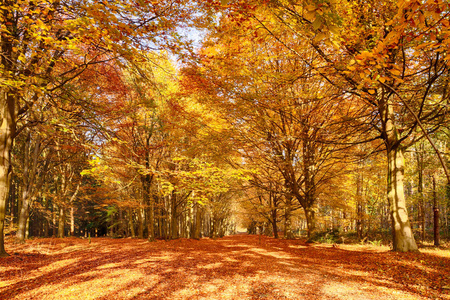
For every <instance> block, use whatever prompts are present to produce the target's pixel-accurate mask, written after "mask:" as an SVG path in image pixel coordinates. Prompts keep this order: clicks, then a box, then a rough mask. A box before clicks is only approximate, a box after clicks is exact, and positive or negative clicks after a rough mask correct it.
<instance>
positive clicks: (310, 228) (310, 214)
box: [303, 207, 316, 240]
mask: <svg viewBox="0 0 450 300" xmlns="http://www.w3.org/2000/svg"><path fill="white" fill-rule="evenodd" d="M303 210H304V211H305V217H306V227H307V228H306V230H307V234H308V240H309V239H311V237H312V233H313V232H314V229H315V227H316V224H315V212H314V210H313V209H312V208H311V207H306V208H303Z"/></svg>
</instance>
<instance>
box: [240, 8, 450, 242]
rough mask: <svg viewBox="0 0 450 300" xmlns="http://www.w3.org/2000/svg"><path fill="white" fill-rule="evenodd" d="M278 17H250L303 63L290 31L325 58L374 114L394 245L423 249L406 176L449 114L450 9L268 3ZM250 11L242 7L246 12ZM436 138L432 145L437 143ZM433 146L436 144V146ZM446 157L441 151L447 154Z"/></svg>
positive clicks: (337, 79) (324, 66)
mask: <svg viewBox="0 0 450 300" xmlns="http://www.w3.org/2000/svg"><path fill="white" fill-rule="evenodd" d="M261 4H262V5H265V7H266V9H267V10H266V12H267V14H270V16H271V17H262V16H261V15H256V14H252V13H251V12H249V13H248V12H247V13H246V16H247V17H248V18H254V19H256V20H258V22H259V23H260V25H261V27H263V28H264V29H265V30H266V32H268V33H270V34H271V35H272V36H273V38H274V39H275V40H277V41H278V42H279V43H280V44H281V45H283V46H284V47H286V48H287V49H289V50H290V51H291V52H292V53H294V54H296V55H297V57H299V58H302V57H303V56H302V54H301V51H299V49H298V48H295V47H292V45H290V44H289V43H288V40H287V39H285V37H284V36H281V35H278V34H277V32H276V31H275V29H276V28H278V27H279V26H283V27H284V28H286V29H287V30H289V31H291V32H292V34H294V35H296V36H297V37H298V39H300V40H304V41H307V42H308V43H309V45H310V46H311V47H313V48H314V50H315V52H316V53H317V55H318V56H320V58H321V59H322V63H321V64H318V65H316V66H311V67H312V68H313V69H314V70H315V71H316V72H317V73H318V74H320V75H321V76H323V77H324V78H326V80H327V81H328V82H330V83H332V84H333V85H334V86H336V87H338V88H341V89H342V90H343V91H345V92H346V93H348V94H352V95H355V96H357V97H358V98H359V99H361V100H362V101H364V102H365V103H366V105H367V107H368V108H371V109H372V110H373V113H372V115H373V116H374V118H373V121H372V126H373V129H374V130H375V132H378V134H379V137H380V139H381V140H382V141H383V143H384V147H385V150H386V153H387V163H386V164H387V171H388V177H387V178H388V179H387V187H388V192H387V199H388V201H389V203H390V207H391V216H392V228H393V230H392V232H393V248H394V250H397V251H416V250H417V245H416V243H415V240H414V236H413V234H412V231H411V226H410V223H409V219H408V214H407V208H406V201H405V194H404V187H403V178H404V157H403V152H404V150H405V149H406V148H407V147H408V146H409V145H411V144H413V143H414V142H415V141H417V140H418V139H421V138H422V136H423V135H425V136H427V137H428V138H429V136H428V135H427V133H428V132H432V131H434V130H436V128H438V127H439V126H440V125H441V124H442V123H443V122H444V121H445V116H446V105H445V103H446V102H447V101H448V97H449V94H448V92H447V90H448V85H449V81H448V76H447V74H448V65H449V59H450V57H449V55H448V46H449V42H448V39H447V38H446V36H447V35H448V32H449V21H448V14H449V4H448V3H447V2H445V1H427V2H424V3H422V2H419V1H384V2H376V1H360V2H358V3H355V2H341V1H338V2H325V3H315V2H312V3H307V2H303V1H293V2H292V1H291V2H286V1H271V2H262V3H261ZM241 12H242V10H241ZM430 141H431V140H430ZM431 142H432V141H431ZM439 154H440V153H438V155H439ZM443 166H444V168H445V164H444V165H443Z"/></svg>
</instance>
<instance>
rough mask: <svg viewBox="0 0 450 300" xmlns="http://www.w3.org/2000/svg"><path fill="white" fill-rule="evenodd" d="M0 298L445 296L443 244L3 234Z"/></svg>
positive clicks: (449, 268) (447, 279) (447, 271)
mask: <svg viewBox="0 0 450 300" xmlns="http://www.w3.org/2000/svg"><path fill="white" fill-rule="evenodd" d="M6 250H7V251H8V252H9V253H10V254H11V256H9V257H5V258H0V299H21V300H22V299H59V300H61V299H77V300H78V299H84V300H86V299H105V300H106V299H108V300H109V299H266V300H267V299H358V300H359V299H377V300H382V299H450V250H442V249H422V250H421V253H395V252H391V251H389V249H388V248H387V247H380V246H372V245H338V246H333V245H324V244H306V243H305V242H304V241H301V240H275V239H273V238H269V237H259V236H252V235H235V236H228V237H224V238H220V239H216V240H212V239H201V240H188V239H179V240H173V241H168V242H166V241H156V242H154V243H149V242H147V241H145V240H139V239H109V238H93V239H92V240H91V241H89V240H88V239H80V238H66V239H56V238H48V239H33V240H29V241H27V243H26V244H24V245H17V244H13V243H12V241H9V240H7V244H6Z"/></svg>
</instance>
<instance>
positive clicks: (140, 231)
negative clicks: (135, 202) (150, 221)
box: [138, 208, 145, 239]
mask: <svg viewBox="0 0 450 300" xmlns="http://www.w3.org/2000/svg"><path fill="white" fill-rule="evenodd" d="M144 220H145V216H144V209H143V208H139V209H138V238H140V239H143V238H144Z"/></svg>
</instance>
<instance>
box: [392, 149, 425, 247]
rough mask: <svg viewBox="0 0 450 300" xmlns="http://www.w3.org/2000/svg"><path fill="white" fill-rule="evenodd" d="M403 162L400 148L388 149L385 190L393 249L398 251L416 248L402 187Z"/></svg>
mask: <svg viewBox="0 0 450 300" xmlns="http://www.w3.org/2000/svg"><path fill="white" fill-rule="evenodd" d="M404 164H405V161H404V157H403V153H402V150H401V149H400V148H398V147H395V148H393V149H390V151H389V150H388V178H387V180H388V182H387V185H388V186H387V192H388V201H389V205H390V210H391V220H392V235H393V250H394V251H400V252H407V251H417V250H418V248H417V245H416V241H415V240H414V235H413V232H412V230H411V225H410V223H409V219H408V212H407V210H406V200H405V193H404V188H403V174H404V167H405V166H404Z"/></svg>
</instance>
